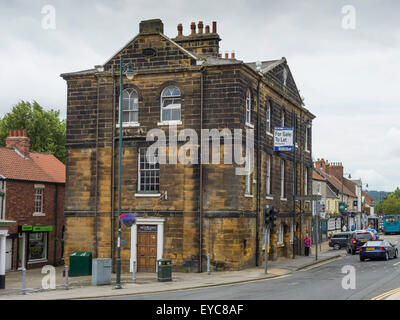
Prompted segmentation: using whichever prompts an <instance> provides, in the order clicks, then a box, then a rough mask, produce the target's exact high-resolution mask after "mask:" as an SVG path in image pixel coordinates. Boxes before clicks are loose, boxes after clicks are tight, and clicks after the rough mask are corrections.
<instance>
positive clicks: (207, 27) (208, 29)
mask: <svg viewBox="0 0 400 320" xmlns="http://www.w3.org/2000/svg"><path fill="white" fill-rule="evenodd" d="M206 33H207V34H208V33H210V26H206Z"/></svg>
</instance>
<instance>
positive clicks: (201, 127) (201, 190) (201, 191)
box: [199, 68, 204, 273]
mask: <svg viewBox="0 0 400 320" xmlns="http://www.w3.org/2000/svg"><path fill="white" fill-rule="evenodd" d="M203 91H204V69H203V68H201V69H200V182H199V185H200V186H199V187H200V199H199V273H201V272H202V271H203V267H202V263H203V260H202V251H203V250H202V249H203V245H202V242H203V164H202V159H201V156H202V141H201V140H202V139H201V130H202V129H203V111H204V110H203V109H204V92H203Z"/></svg>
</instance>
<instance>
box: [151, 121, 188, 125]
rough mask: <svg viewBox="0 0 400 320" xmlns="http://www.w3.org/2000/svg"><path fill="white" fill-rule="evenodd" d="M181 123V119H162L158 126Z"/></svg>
mask: <svg viewBox="0 0 400 320" xmlns="http://www.w3.org/2000/svg"><path fill="white" fill-rule="evenodd" d="M181 124H182V121H181V120H171V121H161V122H158V123H157V125H158V126H177V125H181Z"/></svg>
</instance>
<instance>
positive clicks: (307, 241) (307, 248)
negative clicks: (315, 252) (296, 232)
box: [304, 233, 311, 257]
mask: <svg viewBox="0 0 400 320" xmlns="http://www.w3.org/2000/svg"><path fill="white" fill-rule="evenodd" d="M310 247H311V239H310V237H309V236H308V233H307V234H306V237H305V238H304V249H305V255H306V257H308V256H309V255H310Z"/></svg>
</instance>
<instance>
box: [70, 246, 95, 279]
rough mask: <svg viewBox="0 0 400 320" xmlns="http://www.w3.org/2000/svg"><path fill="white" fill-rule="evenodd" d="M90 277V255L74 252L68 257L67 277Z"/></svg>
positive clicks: (89, 253) (88, 253)
mask: <svg viewBox="0 0 400 320" xmlns="http://www.w3.org/2000/svg"><path fill="white" fill-rule="evenodd" d="M90 275H92V253H91V252H81V251H76V252H73V253H71V254H70V256H69V276H70V277H79V276H90Z"/></svg>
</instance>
